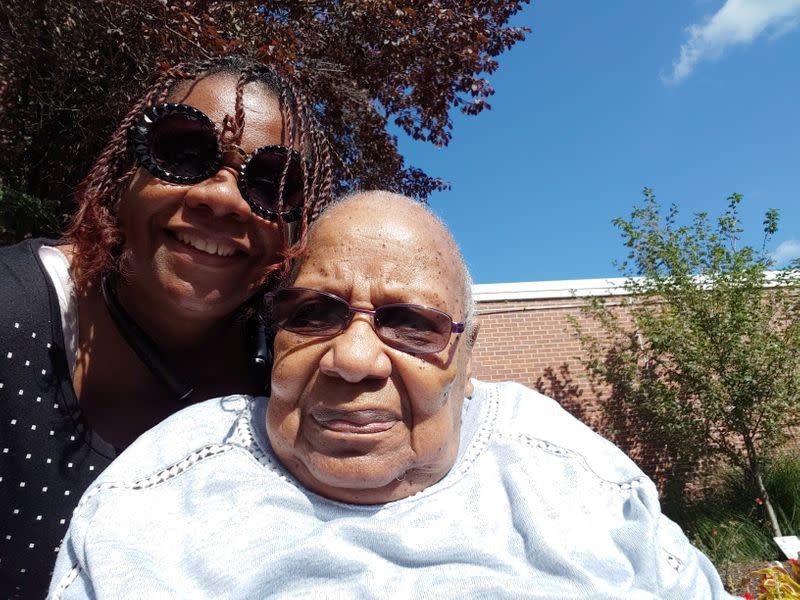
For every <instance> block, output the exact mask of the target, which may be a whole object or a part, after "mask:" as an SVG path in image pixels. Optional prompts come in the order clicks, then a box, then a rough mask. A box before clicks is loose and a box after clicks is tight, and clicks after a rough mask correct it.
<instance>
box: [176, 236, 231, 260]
mask: <svg viewBox="0 0 800 600" xmlns="http://www.w3.org/2000/svg"><path fill="white" fill-rule="evenodd" d="M175 237H176V238H178V240H179V241H181V242H183V243H184V244H186V245H188V246H191V247H192V248H195V249H197V250H200V252H205V253H206V254H215V255H217V256H233V254H235V252H236V248H234V247H233V246H228V245H226V244H224V243H220V242H215V241H214V240H205V239H203V238H199V237H195V236H193V235H189V234H187V233H183V232H176V233H175Z"/></svg>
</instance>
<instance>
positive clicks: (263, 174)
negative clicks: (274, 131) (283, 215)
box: [244, 148, 303, 212]
mask: <svg viewBox="0 0 800 600" xmlns="http://www.w3.org/2000/svg"><path fill="white" fill-rule="evenodd" d="M288 156H291V158H290V160H289V168H288V170H287V172H286V179H285V180H284V183H283V203H282V204H281V203H279V202H278V191H279V190H280V185H281V177H282V175H283V170H284V167H285V165H286V160H287V153H286V151H285V150H281V149H275V148H264V149H263V150H260V151H257V153H256V154H255V155H254V156H253V157H252V158H251V159H250V161H249V162H248V163H247V168H246V169H245V173H244V178H245V183H246V185H247V195H248V199H249V200H250V202H251V203H252V204H254V205H255V206H256V207H258V208H260V209H261V210H265V211H270V212H280V211H287V210H291V209H293V208H297V207H298V206H302V205H303V172H302V169H301V167H300V160H299V158H297V156H296V155H295V154H293V153H292V154H289V155H288Z"/></svg>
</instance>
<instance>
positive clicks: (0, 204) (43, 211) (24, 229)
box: [0, 185, 64, 246]
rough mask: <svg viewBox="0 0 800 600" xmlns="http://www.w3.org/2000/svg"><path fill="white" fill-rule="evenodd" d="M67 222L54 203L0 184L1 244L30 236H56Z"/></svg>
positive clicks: (11, 242)
mask: <svg viewBox="0 0 800 600" xmlns="http://www.w3.org/2000/svg"><path fill="white" fill-rule="evenodd" d="M63 222H64V215H62V214H60V211H59V207H58V205H57V204H56V203H55V202H47V201H44V200H40V199H39V198H35V197H33V196H30V195H28V194H24V193H22V192H19V191H17V190H14V189H11V188H8V187H4V186H3V185H0V245H1V246H5V245H7V244H13V243H15V242H19V241H21V240H24V239H26V238H30V237H39V236H49V237H53V236H57V235H58V233H59V231H60V230H61V226H62V223H63Z"/></svg>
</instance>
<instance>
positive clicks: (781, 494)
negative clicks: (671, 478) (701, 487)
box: [674, 455, 800, 568]
mask: <svg viewBox="0 0 800 600" xmlns="http://www.w3.org/2000/svg"><path fill="white" fill-rule="evenodd" d="M717 481H718V483H717V485H716V486H715V487H714V488H713V489H712V490H711V491H709V492H708V493H706V495H705V496H704V497H703V498H701V499H700V500H698V501H695V502H694V503H692V504H691V505H687V506H682V507H676V508H678V510H677V511H674V512H675V515H674V516H675V517H676V521H678V522H679V523H680V525H681V526H682V527H683V528H684V530H685V531H686V532H687V534H688V535H689V537H690V538H691V539H692V541H693V542H694V544H695V545H696V546H697V547H698V548H700V549H701V550H702V551H703V552H705V553H706V554H707V555H708V557H709V558H710V559H711V561H712V562H713V563H714V564H715V565H716V566H717V567H718V568H721V567H723V566H724V565H726V564H728V563H731V562H746V561H767V560H776V559H779V558H782V556H781V555H780V551H779V550H778V547H777V546H776V545H775V543H774V542H773V541H772V531H771V529H770V528H769V525H768V522H767V518H766V511H765V510H764V507H763V505H762V504H759V503H758V501H757V500H756V499H757V498H758V493H757V492H755V491H754V489H753V487H752V485H750V484H749V482H747V481H745V480H744V477H743V476H742V475H741V473H740V472H738V471H730V470H729V471H726V472H723V473H721V474H720V476H719V478H718V479H717ZM764 484H765V486H766V488H767V491H768V492H769V495H770V498H771V499H772V503H773V506H774V508H775V512H776V513H777V515H778V521H779V524H780V526H781V529H782V533H783V535H799V534H800V457H795V456H789V455H784V456H781V457H779V458H778V459H776V460H775V461H773V462H772V463H771V464H769V465H767V466H766V468H765V470H764Z"/></svg>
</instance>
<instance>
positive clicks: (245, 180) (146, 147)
mask: <svg viewBox="0 0 800 600" xmlns="http://www.w3.org/2000/svg"><path fill="white" fill-rule="evenodd" d="M132 135H133V138H132V139H133V150H134V153H135V155H136V158H137V160H138V161H139V163H140V164H141V165H142V166H143V167H144V168H145V169H147V170H148V171H149V172H150V174H151V175H153V176H154V177H157V178H158V179H161V180H162V181H168V182H170V183H179V184H184V185H190V184H194V183H199V182H200V181H203V180H205V179H208V178H209V177H211V176H212V175H214V174H215V173H217V172H219V170H220V168H222V165H223V164H230V163H233V164H234V165H235V166H237V167H238V168H239V177H238V183H239V191H240V192H241V194H242V198H244V200H245V201H246V202H247V204H248V205H249V206H250V208H251V209H252V211H253V213H254V214H256V215H258V216H259V217H261V218H262V219H266V220H268V221H275V220H276V219H277V218H278V217H281V218H282V219H283V220H284V221H287V222H291V221H297V220H298V219H299V218H300V217H301V216H302V214H303V169H302V166H301V165H302V161H301V159H300V155H299V154H298V153H297V152H295V151H294V150H291V149H289V148H286V147H285V146H275V145H273V146H262V147H260V148H256V149H255V150H254V151H253V152H251V153H250V154H249V155H248V154H247V153H245V152H244V150H242V149H241V148H240V147H239V146H236V145H235V144H223V143H222V140H221V134H220V131H219V129H218V128H217V126H216V124H215V123H214V121H212V120H211V118H210V117H208V115H206V114H205V113H203V112H202V111H200V110H198V109H196V108H194V107H193V106H189V105H187V104H173V103H166V104H159V105H157V106H152V107H150V108H148V109H146V110H145V111H144V112H143V113H142V115H141V116H140V117H139V121H138V122H137V124H136V125H135V126H134V128H133V134H132ZM231 155H232V156H231ZM281 186H282V189H283V195H282V197H281V198H279V194H280V190H281Z"/></svg>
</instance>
